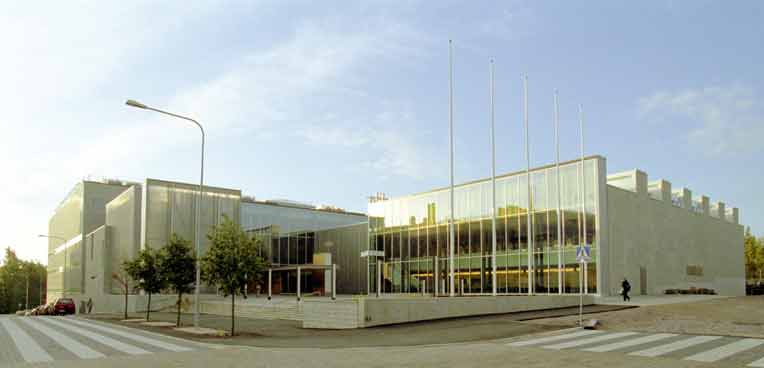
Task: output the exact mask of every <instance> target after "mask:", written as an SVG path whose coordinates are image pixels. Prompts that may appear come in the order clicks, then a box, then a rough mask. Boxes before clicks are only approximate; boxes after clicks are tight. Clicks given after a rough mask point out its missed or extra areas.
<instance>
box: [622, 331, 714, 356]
mask: <svg viewBox="0 0 764 368" xmlns="http://www.w3.org/2000/svg"><path fill="white" fill-rule="evenodd" d="M718 339H721V336H695V337H691V338H689V339H684V340H680V341H676V342H673V343H670V344H666V345H661V346H656V347H654V348H650V349H645V350H640V351H635V352H633V353H629V355H638V356H646V357H656V356H659V355H664V354H668V353H670V352H672V351H677V350H682V349H687V348H689V347H691V346H695V345H700V344H705V343H707V342H709V341H714V340H718Z"/></svg>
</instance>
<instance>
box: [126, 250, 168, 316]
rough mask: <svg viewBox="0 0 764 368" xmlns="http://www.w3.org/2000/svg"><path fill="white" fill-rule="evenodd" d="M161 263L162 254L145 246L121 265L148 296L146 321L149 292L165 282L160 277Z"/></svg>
mask: <svg viewBox="0 0 764 368" xmlns="http://www.w3.org/2000/svg"><path fill="white" fill-rule="evenodd" d="M161 263H162V254H161V253H160V252H159V251H158V250H156V249H153V248H151V247H146V248H144V249H142V250H141V251H140V252H139V253H138V257H136V258H135V259H134V260H132V261H128V262H125V263H124V265H123V267H124V270H125V271H126V272H127V274H128V275H129V276H130V278H132V279H133V280H136V281H137V282H138V283H137V284H136V285H135V288H136V289H141V290H143V291H145V292H146V294H148V296H149V300H148V302H147V304H146V321H148V320H149V317H150V313H151V294H156V293H158V292H160V291H162V289H164V288H165V286H166V285H167V282H166V280H165V279H164V278H162V273H161V272H159V265H160V264H161Z"/></svg>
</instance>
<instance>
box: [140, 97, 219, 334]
mask: <svg viewBox="0 0 764 368" xmlns="http://www.w3.org/2000/svg"><path fill="white" fill-rule="evenodd" d="M125 105H128V106H132V107H137V108H139V109H144V110H151V111H154V112H158V113H160V114H165V115H169V116H172V117H176V118H178V119H183V120H186V121H190V122H192V123H194V124H196V126H198V127H199V130H200V131H201V132H202V159H201V173H200V175H199V176H200V178H199V195H198V196H197V198H196V236H195V237H194V238H195V243H196V244H195V245H196V288H195V290H194V327H199V285H200V278H201V268H200V263H199V262H200V257H201V241H200V237H201V236H200V234H199V233H200V228H201V212H200V211H201V207H202V195H203V193H204V192H203V190H204V128H203V127H202V125H201V124H199V122H198V121H196V120H194V119H191V118H189V117H185V116H182V115H178V114H173V113H171V112H167V111H163V110H160V109H155V108H153V107H149V106H146V105H144V104H142V103H140V102H138V101H135V100H127V101H125Z"/></svg>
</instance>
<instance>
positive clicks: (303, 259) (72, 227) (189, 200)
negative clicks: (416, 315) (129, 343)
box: [48, 179, 368, 309]
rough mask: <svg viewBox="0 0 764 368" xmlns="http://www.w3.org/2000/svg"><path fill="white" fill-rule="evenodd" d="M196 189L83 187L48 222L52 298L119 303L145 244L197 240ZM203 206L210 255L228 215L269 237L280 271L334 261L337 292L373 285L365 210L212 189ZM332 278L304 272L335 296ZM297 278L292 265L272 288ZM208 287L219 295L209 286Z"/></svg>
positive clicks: (163, 184) (148, 184) (156, 184)
mask: <svg viewBox="0 0 764 368" xmlns="http://www.w3.org/2000/svg"><path fill="white" fill-rule="evenodd" d="M197 193H198V186H197V185H195V184H186V183H178V182H171V181H165V180H156V179H146V180H145V181H144V182H143V183H132V182H123V181H118V180H104V181H102V182H98V181H82V182H80V183H77V184H76V185H75V187H74V189H73V190H72V191H71V192H70V193H69V194H68V195H67V197H66V198H65V199H64V201H63V202H62V203H61V204H60V205H59V206H58V208H57V209H56V211H55V213H54V214H53V216H52V217H51V219H50V222H49V229H48V231H49V245H48V247H49V257H48V282H49V284H48V285H50V286H49V289H48V300H52V298H55V297H57V296H63V295H65V296H68V297H73V298H75V299H76V300H86V299H88V298H93V299H94V300H95V301H96V305H98V306H110V305H115V306H121V304H120V303H121V302H120V297H119V295H121V294H122V293H123V291H122V287H123V286H122V284H121V283H120V281H119V280H118V278H119V277H114V276H115V275H117V276H119V275H120V274H121V273H122V264H123V262H125V261H128V260H131V259H134V258H135V256H136V255H137V254H138V252H139V251H140V249H143V248H147V247H152V248H158V247H162V246H164V245H165V244H167V242H168V241H169V239H170V237H171V236H172V234H177V235H179V236H181V237H182V238H184V239H186V240H188V241H190V242H191V244H194V243H195V239H196V238H195V237H196V231H195V230H196V222H195V221H196V197H197ZM201 206H202V208H201V217H200V221H201V231H200V236H201V239H200V240H201V244H200V248H201V254H202V255H203V254H204V253H205V252H206V250H207V249H208V248H209V246H210V244H209V240H208V239H207V236H206V235H207V234H208V233H209V232H210V231H211V230H212V228H213V227H214V226H216V225H219V224H220V223H221V222H222V220H223V218H224V216H226V217H228V218H230V219H231V220H233V221H234V222H236V223H237V224H239V225H240V226H241V227H242V229H244V230H245V231H246V232H248V233H250V234H252V236H257V237H258V238H259V239H261V240H262V241H263V251H264V252H265V253H266V254H264V256H265V257H266V258H267V259H268V260H269V261H270V262H271V263H272V265H273V266H274V267H285V266H296V265H312V264H314V263H320V264H321V265H325V266H330V265H332V264H336V265H337V278H336V283H337V291H339V292H342V293H360V292H362V291H363V290H365V287H366V279H365V276H366V273H365V272H364V270H366V268H367V266H366V264H365V263H362V262H364V261H365V260H362V259H361V258H360V257H358V254H359V252H360V251H361V250H362V249H365V247H366V241H367V238H368V237H367V223H366V216H365V215H363V214H359V213H351V212H346V211H343V210H340V209H336V208H330V207H327V208H319V207H315V206H309V205H303V204H297V203H295V202H289V201H255V200H254V199H252V198H248V197H242V195H241V191H240V190H236V189H228V188H217V187H212V186H205V187H204V197H203V199H202V201H201ZM353 252H355V253H353ZM320 271H323V270H320ZM327 276H328V275H327V273H326V272H319V271H318V270H313V271H309V270H307V271H306V272H303V273H302V274H301V278H302V285H303V287H302V290H303V291H304V292H320V293H322V294H323V293H328V292H329V291H330V288H331V284H330V283H328V281H329V280H330V278H329V277H327ZM295 278H296V272H294V270H292V271H278V272H275V273H274V280H273V283H274V285H275V286H276V288H275V290H274V292H275V293H277V294H278V293H295V292H296V290H295ZM253 287H254V285H253ZM202 291H203V292H204V293H209V294H214V293H215V289H214V288H213V287H209V286H205V287H203V289H202ZM255 291H256V290H252V292H255ZM107 309H108V308H107Z"/></svg>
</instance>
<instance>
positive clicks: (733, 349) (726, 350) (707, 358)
mask: <svg viewBox="0 0 764 368" xmlns="http://www.w3.org/2000/svg"><path fill="white" fill-rule="evenodd" d="M762 344H764V340H761V339H742V340H738V341H735V342H733V343H730V344H727V345H724V346H720V347H718V348H716V349H712V350H707V351H704V352H702V353H698V354H695V355H691V356H688V357H687V358H684V360H694V361H698V362H709V363H710V362H715V361H717V360H721V359H724V358H727V357H730V356H732V355H735V354H737V353H739V352H742V351H746V350H750V349H753V348H755V347H757V346H760V345H762Z"/></svg>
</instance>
